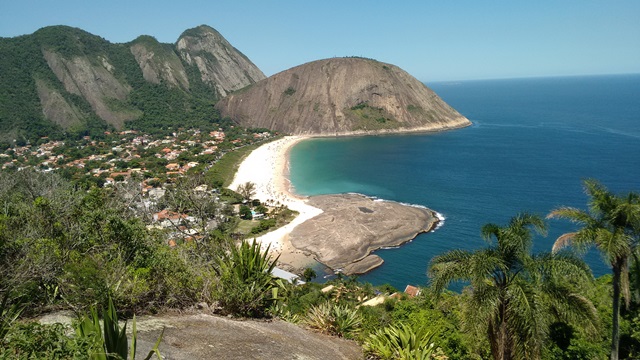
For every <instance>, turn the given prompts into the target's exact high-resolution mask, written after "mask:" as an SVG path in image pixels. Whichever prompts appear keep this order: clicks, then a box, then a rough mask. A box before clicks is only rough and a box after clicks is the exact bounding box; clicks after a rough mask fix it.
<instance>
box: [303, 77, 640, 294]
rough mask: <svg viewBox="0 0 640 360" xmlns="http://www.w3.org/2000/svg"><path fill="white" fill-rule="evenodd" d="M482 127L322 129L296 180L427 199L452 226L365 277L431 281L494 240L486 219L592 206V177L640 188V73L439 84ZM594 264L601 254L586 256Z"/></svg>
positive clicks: (545, 247) (315, 190)
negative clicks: (328, 133) (445, 261)
mask: <svg viewBox="0 0 640 360" xmlns="http://www.w3.org/2000/svg"><path fill="white" fill-rule="evenodd" d="M428 85H429V86H430V87H431V88H432V89H433V90H434V91H436V93H438V94H439V95H440V96H441V97H442V98H443V99H444V100H445V101H446V102H448V103H449V104H450V105H451V106H453V107H454V108H456V109H457V110H458V111H459V112H460V113H462V114H463V115H465V116H466V117H467V118H469V119H470V120H471V121H472V122H473V126H471V127H468V128H465V129H460V130H454V131H449V132H443V133H434V134H421V135H393V136H367V137H350V138H331V139H313V140H308V141H304V142H302V143H300V144H298V145H296V146H295V147H294V149H293V150H292V152H291V181H292V184H293V186H294V187H295V190H296V192H298V193H300V194H303V195H317V194H329V193H344V192H357V193H362V194H366V195H370V196H375V197H379V198H383V199H388V200H395V201H399V202H405V203H411V204H420V205H424V206H427V207H429V208H431V209H433V210H435V211H438V212H440V213H442V214H443V215H444V216H445V217H446V220H445V223H444V226H442V227H441V228H439V229H438V230H437V231H435V232H433V233H429V234H423V235H420V236H418V237H417V238H416V239H415V240H414V241H412V242H411V243H409V244H406V245H403V246H402V247H400V248H398V249H390V250H380V251H378V252H377V254H378V255H380V256H381V257H382V258H383V259H384V260H385V264H384V265H383V266H381V267H380V268H378V269H376V270H374V271H372V272H371V273H369V274H366V275H364V276H362V277H361V279H362V280H364V281H369V282H372V283H373V284H382V283H390V284H392V285H394V286H395V287H397V288H400V289H403V288H404V286H405V285H406V284H416V285H424V284H426V282H427V276H426V270H427V267H428V264H429V261H430V260H431V258H432V257H433V256H434V255H437V254H441V253H443V252H445V251H447V250H451V249H460V248H462V249H476V248H479V247H482V246H484V245H485V243H484V242H483V240H482V239H481V238H480V227H481V226H482V225H484V224H486V223H489V222H493V223H497V224H505V223H506V222H507V221H508V220H509V219H510V218H511V217H512V216H514V215H516V214H517V213H519V212H523V211H528V212H532V213H536V214H540V215H546V214H547V213H548V212H549V211H550V210H552V209H554V208H556V207H559V206H563V205H567V206H575V207H585V206H586V202H587V197H586V196H585V195H584V193H583V190H582V185H581V180H582V179H585V178H595V179H598V180H600V181H601V182H602V183H603V184H605V185H606V186H607V187H609V188H610V189H611V190H613V191H614V192H620V191H631V190H633V191H640V75H632V76H601V77H572V78H546V79H518V80H495V81H472V82H459V83H435V84H428ZM571 229H573V225H571V224H570V223H568V222H563V221H559V220H551V221H550V222H549V233H548V235H547V236H546V237H542V236H538V237H536V238H535V241H534V250H535V251H549V250H550V248H551V244H552V243H553V241H554V240H555V239H556V238H557V236H558V235H560V234H562V233H564V232H566V231H570V230H571ZM585 260H586V261H587V262H588V263H589V265H590V266H591V268H592V269H593V271H594V274H595V275H602V274H604V273H608V272H609V269H608V267H607V266H606V264H605V263H604V262H603V261H602V260H601V258H600V256H599V255H598V254H597V253H596V252H595V251H592V252H590V253H588V254H587V255H586V256H585Z"/></svg>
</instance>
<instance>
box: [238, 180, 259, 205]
mask: <svg viewBox="0 0 640 360" xmlns="http://www.w3.org/2000/svg"><path fill="white" fill-rule="evenodd" d="M238 194H240V195H242V197H243V198H244V199H245V200H247V201H249V200H251V198H252V197H254V196H255V195H256V184H254V183H252V182H251V181H247V182H246V183H244V184H240V185H238Z"/></svg>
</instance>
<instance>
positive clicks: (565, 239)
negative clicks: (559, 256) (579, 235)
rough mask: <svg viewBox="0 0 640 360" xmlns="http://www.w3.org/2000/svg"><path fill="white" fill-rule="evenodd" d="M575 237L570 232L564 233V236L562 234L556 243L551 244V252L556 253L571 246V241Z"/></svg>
mask: <svg viewBox="0 0 640 360" xmlns="http://www.w3.org/2000/svg"><path fill="white" fill-rule="evenodd" d="M575 236H576V233H575V232H570V233H566V234H562V235H560V236H559V237H558V238H557V239H556V241H555V242H554V243H553V247H552V248H551V252H554V253H556V252H558V251H560V250H562V249H564V248H565V247H567V246H570V245H571V241H572V240H573V238H574V237H575Z"/></svg>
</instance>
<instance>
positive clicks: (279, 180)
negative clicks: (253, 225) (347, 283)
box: [229, 136, 322, 269]
mask: <svg viewBox="0 0 640 360" xmlns="http://www.w3.org/2000/svg"><path fill="white" fill-rule="evenodd" d="M307 138H308V137H306V136H286V137H283V138H282V139H278V140H276V141H272V142H270V143H267V144H264V145H262V146H260V147H259V148H257V149H256V150H254V151H252V152H251V153H250V154H249V155H248V156H247V157H246V158H245V159H244V160H243V161H242V163H241V164H240V167H239V168H238V171H237V172H236V175H235V177H234V179H233V182H232V183H231V185H229V189H231V190H234V191H235V190H236V189H237V188H238V185H240V184H244V183H246V182H248V181H250V182H252V183H254V184H255V196H254V198H256V199H258V200H260V202H262V203H264V204H266V205H267V206H271V205H275V206H277V205H285V206H287V207H288V208H289V209H291V210H294V211H297V212H298V213H299V214H298V216H296V218H295V219H293V221H292V222H290V223H289V224H287V225H285V226H283V227H281V228H278V229H276V230H274V231H271V232H269V233H267V234H265V235H262V236H260V237H259V238H257V241H258V242H260V244H261V245H262V248H263V249H266V248H267V246H269V251H270V253H271V255H272V256H280V259H279V262H280V263H283V264H286V265H289V266H290V267H291V268H297V269H301V268H304V267H306V266H308V265H311V264H313V263H314V260H313V258H312V257H311V256H310V254H305V253H303V252H302V251H300V250H298V249H296V248H294V247H293V246H292V245H291V243H290V242H289V240H288V237H289V234H290V233H291V232H292V231H293V229H294V228H295V227H296V226H298V225H300V224H302V223H303V222H305V221H307V220H309V219H311V218H313V217H315V216H317V215H319V214H321V213H322V210H320V209H318V208H316V207H313V206H311V205H308V204H307V199H306V198H305V197H301V196H297V195H295V194H293V193H292V191H291V186H290V183H289V179H288V172H289V169H288V166H289V150H290V149H291V148H292V147H293V146H294V145H295V144H297V143H299V142H300V141H302V140H305V139H307Z"/></svg>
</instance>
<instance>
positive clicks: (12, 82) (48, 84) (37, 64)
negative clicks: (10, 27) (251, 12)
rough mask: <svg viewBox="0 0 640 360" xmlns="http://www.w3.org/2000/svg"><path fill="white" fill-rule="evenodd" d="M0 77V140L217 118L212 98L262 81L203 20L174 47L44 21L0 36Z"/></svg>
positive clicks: (252, 66) (149, 39) (254, 68)
mask: <svg viewBox="0 0 640 360" xmlns="http://www.w3.org/2000/svg"><path fill="white" fill-rule="evenodd" d="M0 76H1V77H2V78H3V81H2V84H0V130H1V131H0V141H4V142H12V141H13V140H16V139H17V140H18V141H20V142H24V141H26V140H36V139H37V138H38V137H41V136H47V135H54V134H63V133H68V132H72V133H78V134H80V135H97V134H99V133H101V132H103V131H106V130H109V129H122V128H124V127H125V126H130V127H134V128H135V127H136V126H138V125H139V124H147V123H155V124H156V125H159V126H165V127H166V126H179V125H180V124H184V123H185V122H189V120H188V119H191V118H195V117H196V116H200V117H201V118H218V116H217V113H216V112H215V110H213V104H214V103H215V102H216V101H217V100H219V99H220V98H222V97H224V96H225V95H226V94H228V93H229V92H231V91H234V90H237V89H239V88H242V87H244V86H246V85H249V84H251V83H253V82H255V81H258V80H261V79H264V78H265V76H264V74H263V73H262V72H261V71H260V69H258V68H257V66H255V64H253V63H252V62H251V61H250V60H249V59H248V58H247V57H246V56H245V55H244V54H242V53H241V52H240V51H239V50H237V49H236V48H234V47H233V46H231V44H230V43H229V42H228V41H227V40H226V39H225V38H224V37H223V36H222V35H221V34H220V33H219V32H218V31H216V30H215V29H213V28H211V27H209V26H206V25H201V26H198V27H195V28H192V29H188V30H185V32H183V34H182V35H181V36H180V37H179V38H178V39H177V40H176V42H175V43H174V44H165V43H160V42H158V41H157V40H156V39H155V38H154V37H152V36H148V35H141V36H138V37H137V38H136V39H134V40H132V41H130V42H127V43H110V42H109V41H107V40H105V39H104V38H102V37H100V36H97V35H93V34H91V33H89V32H87V31H84V30H82V29H79V28H74V27H70V26H65V25H56V26H48V27H44V28H41V29H39V30H37V31H35V32H34V33H32V34H29V35H21V36H18V37H13V38H0ZM163 104H168V105H163ZM162 106H164V107H165V108H161V107H162ZM193 109H196V110H195V111H194V110H193ZM151 110H153V111H151ZM162 114H165V115H164V116H161V119H157V116H158V115H162ZM154 117H155V118H154ZM185 118H186V119H187V121H185ZM127 124H128V125H127Z"/></svg>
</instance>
